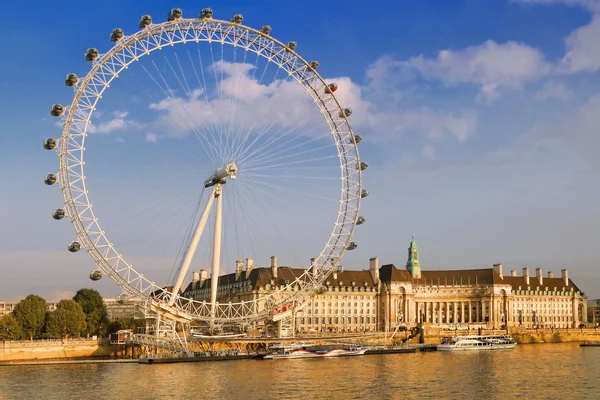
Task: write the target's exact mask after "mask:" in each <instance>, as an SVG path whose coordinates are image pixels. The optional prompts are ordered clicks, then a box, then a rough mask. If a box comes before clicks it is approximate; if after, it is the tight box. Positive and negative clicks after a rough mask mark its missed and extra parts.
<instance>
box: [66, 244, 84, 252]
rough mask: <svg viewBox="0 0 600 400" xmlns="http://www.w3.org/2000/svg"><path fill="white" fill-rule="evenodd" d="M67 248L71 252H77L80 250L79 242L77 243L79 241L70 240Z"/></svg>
mask: <svg viewBox="0 0 600 400" xmlns="http://www.w3.org/2000/svg"><path fill="white" fill-rule="evenodd" d="M67 248H68V249H69V251H70V252H71V253H77V252H78V251H79V250H81V244H79V242H71V243H69V246H67Z"/></svg>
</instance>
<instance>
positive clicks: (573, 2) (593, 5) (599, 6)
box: [512, 0, 600, 11]
mask: <svg viewBox="0 0 600 400" xmlns="http://www.w3.org/2000/svg"><path fill="white" fill-rule="evenodd" d="M512 2H513V3H523V4H542V5H551V4H564V5H567V6H579V7H584V8H587V9H590V10H593V11H598V10H600V1H598V0H512Z"/></svg>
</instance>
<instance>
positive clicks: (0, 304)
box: [0, 300, 58, 317]
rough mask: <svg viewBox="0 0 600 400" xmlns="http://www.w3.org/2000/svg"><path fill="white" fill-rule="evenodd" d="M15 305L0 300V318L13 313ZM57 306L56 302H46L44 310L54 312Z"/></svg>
mask: <svg viewBox="0 0 600 400" xmlns="http://www.w3.org/2000/svg"><path fill="white" fill-rule="evenodd" d="M17 303H18V302H17ZM17 303H6V302H4V301H2V300H0V317H2V316H3V315H5V314H10V313H11V312H13V310H14V309H15V306H16V305H17ZM57 305H58V301H48V302H46V310H47V311H54V310H56V306H57Z"/></svg>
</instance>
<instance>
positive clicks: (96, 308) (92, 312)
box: [73, 289, 108, 336]
mask: <svg viewBox="0 0 600 400" xmlns="http://www.w3.org/2000/svg"><path fill="white" fill-rule="evenodd" d="M73 300H75V301H76V302H77V303H79V305H81V308H82V309H83V312H84V313H85V316H86V318H85V320H86V324H87V328H86V331H85V332H84V333H86V334H89V335H98V336H104V335H106V328H107V327H108V313H107V312H106V304H104V300H103V299H102V296H101V295H100V293H98V291H97V290H94V289H79V290H78V291H77V293H75V296H74V297H73Z"/></svg>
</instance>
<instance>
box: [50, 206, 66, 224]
mask: <svg viewBox="0 0 600 400" xmlns="http://www.w3.org/2000/svg"><path fill="white" fill-rule="evenodd" d="M65 215H67V214H66V213H65V210H63V209H62V208H57V209H56V210H54V211H53V212H52V218H54V219H55V220H57V221H59V220H61V219H63V218H64V217H65Z"/></svg>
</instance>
